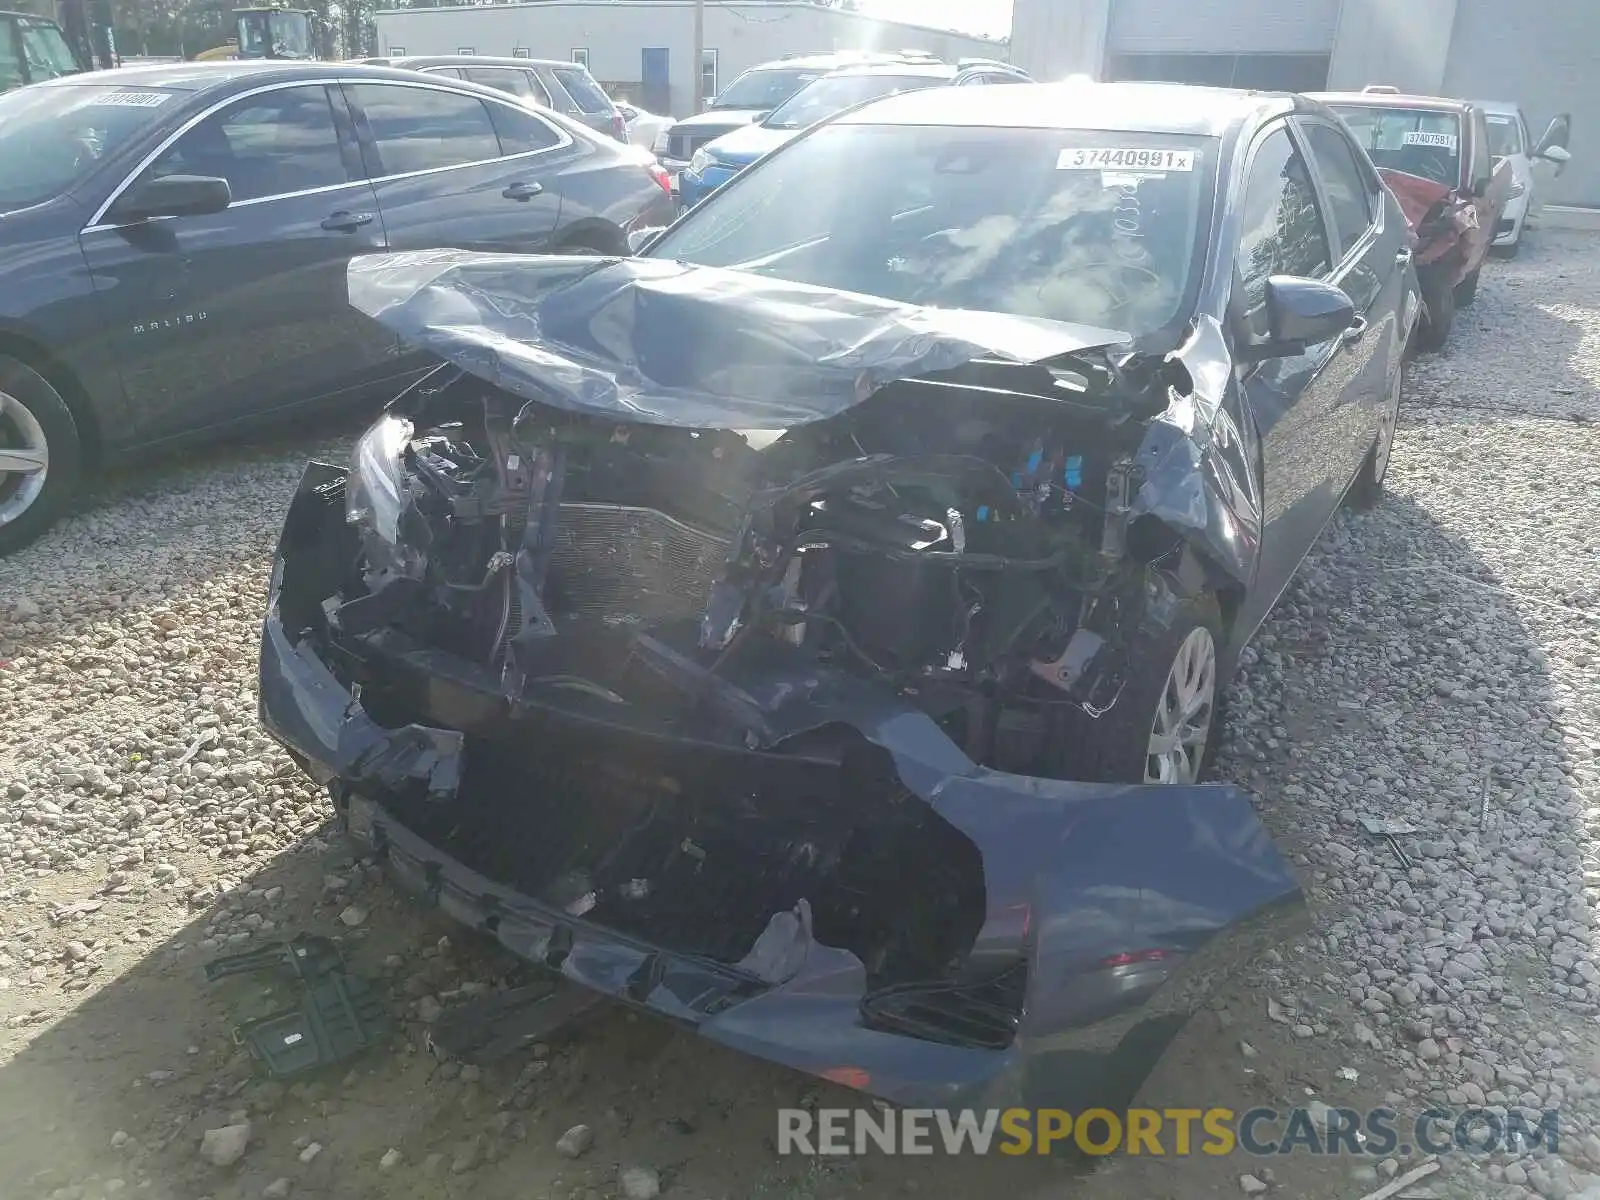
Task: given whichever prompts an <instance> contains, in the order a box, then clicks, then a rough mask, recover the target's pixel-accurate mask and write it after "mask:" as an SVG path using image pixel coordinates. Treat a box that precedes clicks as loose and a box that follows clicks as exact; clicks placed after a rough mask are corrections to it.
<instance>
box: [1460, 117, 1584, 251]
mask: <svg viewBox="0 0 1600 1200" xmlns="http://www.w3.org/2000/svg"><path fill="white" fill-rule="evenodd" d="M1474 103H1476V104H1477V105H1478V106H1479V107H1480V108H1482V109H1483V111H1484V116H1485V117H1486V118H1487V120H1488V122H1489V145H1490V149H1491V150H1492V151H1493V153H1494V156H1495V157H1496V158H1505V159H1507V160H1509V161H1510V163H1511V180H1512V183H1511V198H1510V199H1509V200H1507V201H1506V207H1505V211H1504V212H1503V213H1501V214H1500V220H1499V223H1498V224H1496V225H1495V230H1494V243H1493V246H1494V249H1495V250H1496V251H1497V252H1498V253H1500V254H1502V255H1503V256H1505V257H1506V258H1511V257H1513V256H1514V255H1515V254H1516V253H1517V251H1518V250H1519V249H1521V248H1522V231H1523V228H1524V227H1525V226H1526V225H1527V224H1528V223H1529V222H1530V221H1532V220H1534V219H1535V218H1537V217H1538V215H1539V209H1540V207H1541V206H1542V205H1543V203H1544V196H1545V194H1547V193H1548V191H1549V189H1550V181H1551V180H1553V179H1554V178H1555V177H1556V176H1557V175H1559V174H1561V170H1562V168H1563V167H1564V166H1566V164H1567V162H1568V161H1569V160H1570V159H1571V158H1572V155H1571V154H1570V153H1568V151H1567V139H1568V138H1569V137H1570V136H1571V135H1572V121H1571V118H1570V117H1568V116H1566V115H1565V114H1563V115H1562V116H1559V117H1556V118H1555V119H1554V120H1553V121H1551V122H1550V126H1549V128H1547V129H1546V130H1545V131H1544V136H1543V137H1542V138H1540V139H1539V141H1538V142H1537V143H1534V142H1533V140H1532V139H1531V138H1530V137H1529V136H1528V120H1527V118H1526V117H1525V116H1523V114H1522V109H1521V108H1519V107H1518V106H1517V105H1515V104H1509V103H1506V102H1505V101H1499V100H1478V101H1474Z"/></svg>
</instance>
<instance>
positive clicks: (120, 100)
mask: <svg viewBox="0 0 1600 1200" xmlns="http://www.w3.org/2000/svg"><path fill="white" fill-rule="evenodd" d="M171 96H172V93H171V92H106V93H104V94H102V95H99V96H96V97H95V98H94V99H93V100H91V101H89V104H90V106H91V107H95V108H160V107H161V106H162V105H163V104H165V103H166V102H167V101H168V100H169V99H170V98H171Z"/></svg>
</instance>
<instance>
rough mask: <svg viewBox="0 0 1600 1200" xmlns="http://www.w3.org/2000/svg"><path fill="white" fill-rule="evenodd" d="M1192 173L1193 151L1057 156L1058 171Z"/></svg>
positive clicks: (1076, 152) (1080, 151) (1065, 153)
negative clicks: (1108, 170)
mask: <svg viewBox="0 0 1600 1200" xmlns="http://www.w3.org/2000/svg"><path fill="white" fill-rule="evenodd" d="M1107 169H1110V170H1113V171H1115V170H1127V171H1192V170H1194V151H1193V150H1135V149H1128V148H1124V149H1094V150H1090V149H1077V148H1074V147H1071V146H1069V147H1068V148H1067V149H1065V150H1063V151H1062V152H1061V153H1060V154H1058V155H1057V156H1056V170H1058V171H1103V170H1107Z"/></svg>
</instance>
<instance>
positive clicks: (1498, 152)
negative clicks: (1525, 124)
mask: <svg viewBox="0 0 1600 1200" xmlns="http://www.w3.org/2000/svg"><path fill="white" fill-rule="evenodd" d="M1487 120H1488V122H1489V153H1490V154H1492V155H1494V156H1495V157H1496V158H1506V157H1508V156H1510V155H1513V154H1521V153H1522V123H1521V122H1520V121H1518V120H1517V119H1516V118H1515V117H1513V116H1508V115H1505V114H1502V113H1490V114H1489V115H1488V118H1487Z"/></svg>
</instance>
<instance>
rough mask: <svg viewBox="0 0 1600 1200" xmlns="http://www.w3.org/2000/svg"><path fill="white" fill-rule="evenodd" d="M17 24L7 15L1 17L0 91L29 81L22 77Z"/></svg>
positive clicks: (6, 90)
mask: <svg viewBox="0 0 1600 1200" xmlns="http://www.w3.org/2000/svg"><path fill="white" fill-rule="evenodd" d="M15 29H16V26H15V25H14V24H13V23H12V21H11V20H9V19H7V18H6V17H0V92H8V91H10V90H11V89H12V88H19V87H21V86H22V85H23V84H24V83H26V82H27V81H26V80H25V79H23V77H22V57H21V55H19V54H18V53H17V44H16V37H15Z"/></svg>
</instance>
